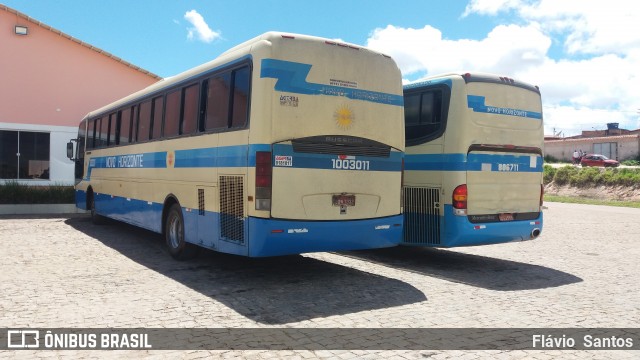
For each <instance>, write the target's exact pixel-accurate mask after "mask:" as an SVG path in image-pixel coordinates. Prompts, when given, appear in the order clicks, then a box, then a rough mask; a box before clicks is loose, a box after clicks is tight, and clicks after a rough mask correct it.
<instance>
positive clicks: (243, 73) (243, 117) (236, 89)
mask: <svg viewBox="0 0 640 360" xmlns="http://www.w3.org/2000/svg"><path fill="white" fill-rule="evenodd" d="M249 75H250V74H249V67H248V66H245V67H243V68H240V69H238V70H234V71H233V111H232V114H231V127H232V128H241V127H244V126H245V124H246V123H247V114H248V110H249V109H248V108H249V85H250V76H249Z"/></svg>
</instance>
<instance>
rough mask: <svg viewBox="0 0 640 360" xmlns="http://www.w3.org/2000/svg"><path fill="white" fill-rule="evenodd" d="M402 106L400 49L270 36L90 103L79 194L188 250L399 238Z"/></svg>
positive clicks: (93, 207) (178, 252)
mask: <svg viewBox="0 0 640 360" xmlns="http://www.w3.org/2000/svg"><path fill="white" fill-rule="evenodd" d="M403 112H404V110H403V96H402V80H401V74H400V71H399V69H398V67H397V65H396V64H395V62H394V61H393V59H391V58H390V57H389V56H386V55H384V54H381V53H378V52H375V51H372V50H369V49H367V48H363V47H360V46H356V45H351V44H345V43H342V42H337V41H332V40H328V39H322V38H317V37H311V36H305V35H290V34H284V33H276V32H270V33H266V34H263V35H261V36H259V37H256V38H255V39H252V40H250V41H248V42H245V43H243V44H240V45H238V46H236V47H234V48H232V49H230V50H229V51H227V52H225V53H223V54H222V55H221V56H219V57H218V58H217V59H215V60H213V61H211V62H208V63H206V64H203V65H201V66H198V67H196V68H194V69H191V70H188V71H186V72H184V73H182V74H179V75H177V76H174V77H171V78H167V79H164V80H162V81H159V82H158V83H156V84H154V85H151V86H150V87H148V88H146V89H144V90H142V91H139V92H137V93H134V94H132V95H130V96H128V97H125V98H123V99H121V100H118V101H116V102H114V103H112V104H109V105H107V106H105V107H102V108H100V109H98V110H95V111H92V112H91V113H89V114H88V115H87V116H86V117H85V118H84V119H83V120H82V122H81V124H80V128H79V136H78V140H77V143H78V146H76V153H75V157H76V158H77V162H78V169H77V177H78V181H79V182H78V184H77V186H76V203H77V206H78V207H79V208H81V209H87V210H90V211H91V215H92V218H93V219H94V221H96V222H100V220H103V219H104V217H108V218H112V219H116V220H119V221H123V222H126V223H129V224H133V225H137V226H140V227H143V228H146V229H149V230H151V231H154V232H157V233H162V234H163V236H164V238H165V240H166V243H167V245H168V248H169V251H170V253H171V254H172V255H173V256H174V257H175V258H177V259H185V258H189V257H192V256H194V255H195V254H196V252H197V250H198V249H199V248H200V247H204V248H208V249H213V250H216V251H220V252H224V253H231V254H237V255H244V256H251V257H262V256H275V255H284V254H299V253H305V252H315V251H337V250H354V249H370V248H381V247H389V246H394V245H397V244H398V243H399V242H400V241H401V238H402V221H403V218H402V213H401V191H400V189H401V181H402V180H401V178H402V163H403V155H404V153H403V152H404V127H403V125H402V124H403ZM69 146H70V148H69ZM73 147H74V146H73V143H70V144H68V152H69V153H70V155H71V156H73V155H74V154H73V151H74V150H73Z"/></svg>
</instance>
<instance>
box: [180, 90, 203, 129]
mask: <svg viewBox="0 0 640 360" xmlns="http://www.w3.org/2000/svg"><path fill="white" fill-rule="evenodd" d="M199 92H200V85H199V84H193V85H190V86H187V87H185V88H184V89H183V90H182V122H181V123H180V134H192V133H193V132H194V131H195V130H196V127H197V126H196V124H197V119H198V94H199Z"/></svg>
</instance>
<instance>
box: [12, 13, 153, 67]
mask: <svg viewBox="0 0 640 360" xmlns="http://www.w3.org/2000/svg"><path fill="white" fill-rule="evenodd" d="M0 10H5V11H7V12H9V13H11V14H15V15H16V16H18V17H21V18H23V19H24V20H26V21H28V22H31V23H34V24H36V25H38V26H40V27H42V28H43V29H46V30H49V31H51V32H53V33H54V34H57V35H60V36H62V37H64V38H66V39H69V40H71V41H73V42H75V43H77V44H79V45H82V46H84V47H86V48H89V49H91V50H93V51H95V52H97V53H99V54H102V55H104V56H106V57H108V58H111V59H113V60H115V61H117V62H119V63H122V64H123V65H126V66H128V67H130V68H132V69H134V70H137V71H139V72H141V73H143V74H145V75H149V76H151V77H154V78H156V79H162V78H161V77H160V76H158V75H156V74H154V73H152V72H150V71H147V70H145V69H143V68H141V67H139V66H136V65H133V64H132V63H130V62H127V61H125V60H123V59H122V58H119V57H117V56H115V55H113V54H111V53H109V52H107V51H104V50H102V49H100V48H97V47H95V46H93V45H91V44H87V43H86V42H84V41H82V40H80V39H77V38H75V37H73V36H71V35H68V34H65V33H63V32H62V31H60V30H58V29H56V28H54V27H51V26H49V25H47V24H45V23H43V22H40V21H38V20H36V19H34V18H32V17H30V16H28V15H26V14H23V13H21V12H20V11H18V10H15V9H12V8H10V7H8V6H6V5H4V4H0Z"/></svg>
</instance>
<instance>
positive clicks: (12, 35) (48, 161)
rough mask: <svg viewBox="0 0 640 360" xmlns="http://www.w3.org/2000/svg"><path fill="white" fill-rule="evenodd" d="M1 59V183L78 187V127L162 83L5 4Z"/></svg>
mask: <svg viewBox="0 0 640 360" xmlns="http://www.w3.org/2000/svg"><path fill="white" fill-rule="evenodd" d="M0 54H2V55H1V56H0V79H1V80H0V182H4V181H7V180H19V181H20V182H27V183H30V184H43V185H47V184H63V183H64V184H73V181H74V164H73V162H72V161H70V160H69V159H67V157H66V146H65V144H66V143H67V142H68V141H69V140H70V139H72V138H75V137H76V136H77V133H78V124H79V123H80V120H81V119H82V118H83V117H84V116H85V115H86V114H87V113H88V112H89V111H91V110H94V109H97V108H99V107H102V106H104V105H106V104H108V103H110V102H113V101H114V100H117V99H119V98H121V97H124V96H126V95H128V94H131V93H133V92H135V91H138V90H140V89H142V88H144V87H147V86H149V85H151V84H153V83H155V82H156V81H158V80H159V79H160V78H159V77H158V76H157V75H155V74H152V73H150V72H148V71H146V70H144V69H141V68H139V67H137V66H135V65H132V64H130V63H128V62H126V61H124V60H122V59H120V58H118V57H116V56H114V55H112V54H109V53H107V52H105V51H102V50H100V49H98V48H96V47H93V46H91V45H89V44H87V43H84V42H82V41H81V40H78V39H76V38H73V37H71V36H69V35H67V34H65V33H63V32H61V31H59V30H56V29H54V28H52V27H50V26H48V25H46V24H43V23H41V22H39V21H37V20H35V19H32V18H30V17H28V16H27V15H25V14H22V13H20V12H18V11H16V10H14V9H11V8H9V7H7V6H5V5H2V4H0Z"/></svg>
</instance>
